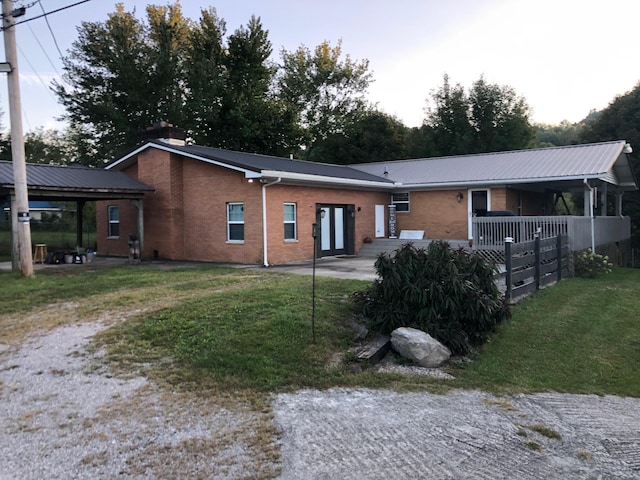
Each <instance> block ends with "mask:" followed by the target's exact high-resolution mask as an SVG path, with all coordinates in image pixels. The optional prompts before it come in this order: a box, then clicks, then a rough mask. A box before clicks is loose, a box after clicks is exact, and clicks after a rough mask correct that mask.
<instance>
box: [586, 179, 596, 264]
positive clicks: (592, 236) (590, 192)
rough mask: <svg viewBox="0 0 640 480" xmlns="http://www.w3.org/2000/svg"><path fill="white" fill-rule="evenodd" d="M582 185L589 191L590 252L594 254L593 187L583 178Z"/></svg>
mask: <svg viewBox="0 0 640 480" xmlns="http://www.w3.org/2000/svg"><path fill="white" fill-rule="evenodd" d="M584 184H585V185H586V187H587V188H588V189H589V216H590V217H591V251H592V252H593V253H596V231H595V225H594V218H593V187H592V186H591V185H589V181H588V180H587V179H586V178H585V179H584Z"/></svg>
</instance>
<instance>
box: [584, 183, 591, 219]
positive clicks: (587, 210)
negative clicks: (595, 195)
mask: <svg viewBox="0 0 640 480" xmlns="http://www.w3.org/2000/svg"><path fill="white" fill-rule="evenodd" d="M583 198H584V200H583V209H582V211H583V212H584V213H583V215H584V216H585V217H589V216H591V189H590V188H589V187H588V186H587V185H585V187H584V196H583Z"/></svg>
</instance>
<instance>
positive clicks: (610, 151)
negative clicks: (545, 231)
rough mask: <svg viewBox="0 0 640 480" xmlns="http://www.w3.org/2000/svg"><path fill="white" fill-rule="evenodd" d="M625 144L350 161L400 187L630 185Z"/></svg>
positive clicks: (357, 166)
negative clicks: (561, 183) (593, 182)
mask: <svg viewBox="0 0 640 480" xmlns="http://www.w3.org/2000/svg"><path fill="white" fill-rule="evenodd" d="M625 145H626V142H625V141H624V140H619V141H615V142H603V143H593V144H585V145H571V146H566V147H551V148H541V149H533V150H518V151H510V152H498V153H484V154H477V155H462V156H451V157H438V158H420V159H414V160H395V161H390V162H376V163H367V164H358V165H353V168H356V169H358V170H362V171H363V172H367V173H370V174H372V175H380V176H384V175H385V174H384V172H385V171H386V172H387V175H386V176H387V178H389V179H390V180H393V181H394V182H396V184H399V185H402V186H404V187H414V188H418V187H445V186H463V185H488V184H494V185H495V184H512V183H540V182H550V181H563V180H580V181H582V180H584V179H588V180H589V179H599V180H603V181H605V182H607V183H612V184H614V185H617V186H619V187H621V188H625V189H633V190H635V189H636V184H635V178H634V176H633V172H632V170H631V167H630V164H629V159H628V158H627V155H626V154H625V153H623V150H624V148H625Z"/></svg>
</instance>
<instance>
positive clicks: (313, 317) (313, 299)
mask: <svg viewBox="0 0 640 480" xmlns="http://www.w3.org/2000/svg"><path fill="white" fill-rule="evenodd" d="M311 235H312V236H313V273H312V275H311V277H312V281H311V336H312V339H313V343H316V255H317V251H318V250H317V249H318V224H317V223H314V224H313V225H312V227H311Z"/></svg>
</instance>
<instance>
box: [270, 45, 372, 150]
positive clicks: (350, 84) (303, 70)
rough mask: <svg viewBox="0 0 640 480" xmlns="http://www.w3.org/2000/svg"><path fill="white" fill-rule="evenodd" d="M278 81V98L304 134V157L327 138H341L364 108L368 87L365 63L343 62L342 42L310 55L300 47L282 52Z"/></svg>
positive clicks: (367, 73) (368, 76)
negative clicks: (338, 135)
mask: <svg viewBox="0 0 640 480" xmlns="http://www.w3.org/2000/svg"><path fill="white" fill-rule="evenodd" d="M281 58H282V65H281V70H280V74H279V76H278V81H277V92H278V95H279V97H280V98H281V99H282V100H283V101H284V102H285V103H286V105H287V108H288V109H289V110H290V111H292V112H294V114H295V115H296V117H297V121H298V123H299V125H300V126H301V128H302V129H303V132H304V157H305V158H306V159H309V158H311V154H312V152H313V149H314V148H315V147H316V146H317V145H318V144H319V143H321V142H322V141H324V140H326V139H327V138H328V137H329V136H331V135H335V134H344V133H345V130H346V128H347V126H348V125H349V124H351V123H353V122H354V121H355V120H356V118H357V117H358V115H359V114H361V113H362V112H364V111H365V110H366V107H367V101H366V99H365V95H366V91H367V89H368V87H369V84H370V83H371V78H372V76H371V73H370V72H369V71H368V69H369V62H368V60H363V61H360V62H358V61H355V60H352V59H351V57H350V56H349V55H346V57H345V58H344V59H342V41H338V44H337V45H336V46H335V47H331V45H330V44H329V42H327V41H325V42H322V43H321V44H320V45H318V46H317V47H316V48H315V49H314V51H313V52H311V51H310V50H309V49H308V48H307V47H305V46H300V47H299V48H298V49H297V50H296V51H294V52H287V51H285V50H283V51H282V52H281Z"/></svg>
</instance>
